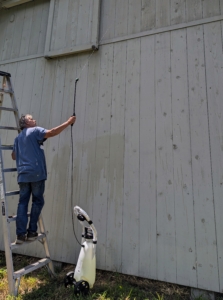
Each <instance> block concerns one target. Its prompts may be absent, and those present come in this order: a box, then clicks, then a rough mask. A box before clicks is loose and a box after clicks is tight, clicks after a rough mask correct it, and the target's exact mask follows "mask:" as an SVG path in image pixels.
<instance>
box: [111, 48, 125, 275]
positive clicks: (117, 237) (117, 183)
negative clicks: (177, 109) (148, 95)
mask: <svg viewBox="0 0 223 300" xmlns="http://www.w3.org/2000/svg"><path fill="white" fill-rule="evenodd" d="M125 62H126V43H125V42H124V43H118V44H116V45H114V66H113V76H112V78H113V79H112V82H113V83H112V103H111V133H110V141H109V145H110V147H109V169H108V172H109V176H108V182H109V190H108V192H109V193H108V208H107V211H108V213H107V221H106V224H107V241H106V269H107V270H112V271H116V272H121V269H122V237H123V236H122V229H123V227H122V222H123V220H122V213H123V197H124V149H125V141H124V132H125V127H124V120H125V88H124V87H125V74H126V63H125Z"/></svg>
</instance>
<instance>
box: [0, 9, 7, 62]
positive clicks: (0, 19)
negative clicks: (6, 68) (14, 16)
mask: <svg viewBox="0 0 223 300" xmlns="http://www.w3.org/2000/svg"><path fill="white" fill-rule="evenodd" d="M7 20H8V14H6V13H3V11H0V26H1V28H4V30H1V31H0V40H1V43H0V61H2V60H3V58H2V54H3V49H4V41H5V37H6V34H7V30H6V29H7Z"/></svg>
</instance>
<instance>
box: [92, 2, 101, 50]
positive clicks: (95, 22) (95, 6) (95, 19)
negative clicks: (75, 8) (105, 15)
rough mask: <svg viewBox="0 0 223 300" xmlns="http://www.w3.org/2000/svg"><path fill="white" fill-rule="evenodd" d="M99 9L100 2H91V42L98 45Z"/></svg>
mask: <svg viewBox="0 0 223 300" xmlns="http://www.w3.org/2000/svg"><path fill="white" fill-rule="evenodd" d="M100 8H101V0H96V1H93V3H92V18H91V19H92V20H91V23H92V26H91V42H92V43H93V44H95V45H98V41H99V27H100Z"/></svg>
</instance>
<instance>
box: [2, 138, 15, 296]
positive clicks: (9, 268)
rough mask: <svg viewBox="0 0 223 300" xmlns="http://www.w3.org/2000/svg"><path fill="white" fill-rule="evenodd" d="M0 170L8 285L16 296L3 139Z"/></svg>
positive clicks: (11, 292)
mask: <svg viewBox="0 0 223 300" xmlns="http://www.w3.org/2000/svg"><path fill="white" fill-rule="evenodd" d="M0 168H1V173H0V174H1V205H2V221H3V237H4V244H5V258H6V265H7V276H8V285H9V292H10V294H14V289H15V288H14V286H15V280H14V278H13V274H14V266H13V260H12V253H11V241H10V229H9V226H8V222H7V218H8V205H7V201H6V199H5V191H6V185H5V178H4V174H3V172H2V170H3V169H4V163H3V155H2V149H1V139H0Z"/></svg>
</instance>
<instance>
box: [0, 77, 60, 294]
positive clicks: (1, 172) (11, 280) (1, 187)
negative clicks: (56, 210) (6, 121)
mask: <svg viewBox="0 0 223 300" xmlns="http://www.w3.org/2000/svg"><path fill="white" fill-rule="evenodd" d="M0 76H2V77H3V80H2V88H0V116H1V111H11V112H13V113H14V116H15V121H16V127H7V126H0V129H6V130H17V131H18V133H19V132H20V128H19V111H18V107H17V104H16V98H15V94H14V90H13V86H12V82H11V75H10V74H9V73H6V72H2V71H0ZM5 93H6V94H9V95H10V98H11V103H12V108H7V107H3V106H2V104H3V96H4V94H5ZM12 150H13V145H2V144H1V139H0V192H1V205H2V221H3V235H4V245H5V256H6V265H7V275H8V285H9V293H10V294H11V295H13V296H17V295H18V289H19V284H20V279H21V277H22V276H23V275H25V274H28V273H30V272H32V271H34V270H36V269H39V268H41V267H43V266H47V267H48V270H49V272H50V273H51V275H53V276H55V273H54V267H53V262H52V260H51V258H50V252H49V247H48V242H47V237H46V232H45V227H44V223H43V219H42V216H41V215H40V217H39V220H38V226H39V231H40V233H39V234H38V237H37V239H36V240H35V241H37V240H38V241H39V242H41V243H42V244H43V246H44V249H45V254H46V257H45V258H43V259H40V260H39V261H37V262H36V263H33V264H31V265H29V266H26V267H24V268H23V269H21V270H18V271H14V266H13V257H12V251H13V250H14V249H16V248H19V247H24V246H27V244H30V243H32V242H35V241H26V242H24V243H23V244H20V245H19V244H15V243H13V242H12V241H11V236H10V223H11V222H14V221H16V215H15V216H10V215H9V211H8V205H7V197H9V196H12V195H19V190H18V191H6V184H5V173H6V172H16V171H17V169H16V168H5V167H4V163H3V151H12ZM28 216H30V213H28Z"/></svg>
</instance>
